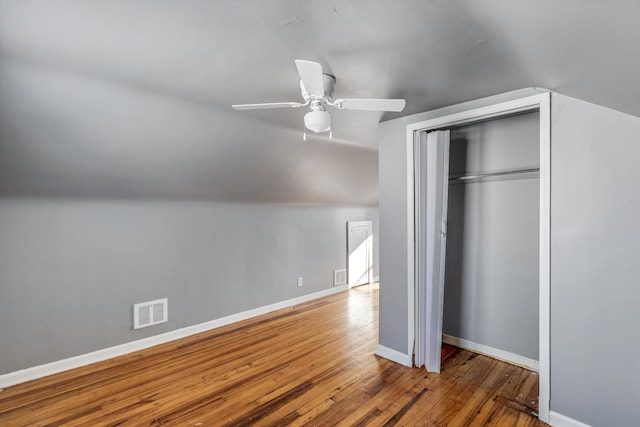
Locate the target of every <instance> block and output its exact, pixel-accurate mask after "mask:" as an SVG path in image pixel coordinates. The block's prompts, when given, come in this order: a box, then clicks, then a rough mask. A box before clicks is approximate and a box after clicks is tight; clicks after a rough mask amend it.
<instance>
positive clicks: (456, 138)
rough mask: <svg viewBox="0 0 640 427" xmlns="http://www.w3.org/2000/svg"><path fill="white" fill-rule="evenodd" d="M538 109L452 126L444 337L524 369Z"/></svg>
mask: <svg viewBox="0 0 640 427" xmlns="http://www.w3.org/2000/svg"><path fill="white" fill-rule="evenodd" d="M539 123H540V121H539V113H538V111H534V112H527V113H522V114H517V115H512V116H507V117H500V118H497V119H491V120H487V121H483V122H475V123H472V124H468V125H462V126H457V127H451V128H449V130H450V145H449V172H448V180H449V184H448V207H447V213H446V218H447V225H446V229H447V232H446V261H445V274H444V306H443V320H442V332H443V342H445V343H449V344H453V345H457V346H459V347H463V348H468V349H471V350H475V351H480V352H483V353H486V354H489V355H493V356H494V357H498V358H501V359H504V360H507V361H511V362H514V363H517V364H520V365H523V366H526V367H529V368H531V369H534V370H537V369H538V354H539V301H538V299H539V235H540V231H539V224H540V179H539V167H540V146H539V141H540V135H539Z"/></svg>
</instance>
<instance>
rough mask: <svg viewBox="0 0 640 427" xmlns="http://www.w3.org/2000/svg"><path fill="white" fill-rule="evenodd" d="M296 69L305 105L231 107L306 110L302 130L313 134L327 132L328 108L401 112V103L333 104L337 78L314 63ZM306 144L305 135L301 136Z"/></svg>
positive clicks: (357, 101)
mask: <svg viewBox="0 0 640 427" xmlns="http://www.w3.org/2000/svg"><path fill="white" fill-rule="evenodd" d="M295 63H296V67H297V68H298V74H299V75H300V92H301V93H302V98H303V99H304V101H305V102H304V103H300V102H271V103H266V104H237V105H232V107H233V108H235V109H236V110H256V109H263V108H287V107H288V108H298V107H306V106H309V109H310V110H311V111H309V112H308V113H307V114H305V116H304V126H305V128H306V129H309V130H310V131H312V132H315V133H322V132H330V137H331V136H332V134H331V114H329V113H328V112H327V111H326V106H327V105H330V106H332V107H335V108H337V109H339V110H363V111H394V112H399V111H402V110H404V107H405V104H406V103H405V100H404V99H337V100H336V101H335V102H332V99H333V91H334V88H335V84H336V78H335V77H334V76H332V75H330V74H324V73H323V72H322V65H320V64H318V63H317V62H312V61H305V60H302V59H296V61H295ZM303 139H304V140H305V141H306V139H307V138H306V133H303Z"/></svg>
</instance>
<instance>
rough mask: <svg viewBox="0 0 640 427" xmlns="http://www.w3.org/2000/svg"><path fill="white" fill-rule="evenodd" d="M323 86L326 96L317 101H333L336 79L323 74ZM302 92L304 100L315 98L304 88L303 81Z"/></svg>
mask: <svg viewBox="0 0 640 427" xmlns="http://www.w3.org/2000/svg"><path fill="white" fill-rule="evenodd" d="M322 84H323V88H324V94H323V96H322V98H317V99H322V100H323V102H324V101H326V100H331V98H333V93H334V90H335V87H336V78H335V77H334V76H332V75H331V74H322ZM300 92H301V93H302V98H303V99H304V100H305V101H309V100H313V99H314V97H312V96H311V95H310V94H309V92H308V91H307V89H306V88H305V87H304V83H303V82H302V80H300Z"/></svg>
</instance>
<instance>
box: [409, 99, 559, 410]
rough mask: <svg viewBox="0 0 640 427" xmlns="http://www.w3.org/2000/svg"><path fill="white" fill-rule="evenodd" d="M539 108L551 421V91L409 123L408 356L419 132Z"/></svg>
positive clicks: (544, 403)
mask: <svg viewBox="0 0 640 427" xmlns="http://www.w3.org/2000/svg"><path fill="white" fill-rule="evenodd" d="M535 110H538V111H539V115H540V248H539V250H540V263H539V288H540V290H539V307H540V313H539V330H540V338H539V340H540V342H539V346H540V354H539V359H540V386H539V387H540V399H539V411H538V412H539V419H540V420H542V421H544V422H546V423H548V422H549V396H550V359H551V354H550V311H549V310H550V270H549V268H550V267H549V266H550V259H551V246H550V233H551V231H550V230H551V94H550V93H541V94H539V95H532V96H527V97H524V98H520V99H515V100H512V101H507V102H502V103H498V104H494V105H490V106H487V107H481V108H475V109H472V110H468V111H463V112H460V113H456V114H449V115H444V116H441V117H436V118H433V119H430V120H425V121H422V122H418V123H413V124H410V125H407V136H406V147H407V159H406V162H407V164H406V166H407V295H408V301H407V303H408V305H407V307H408V310H407V312H408V319H407V321H408V323H407V328H408V334H407V336H408V342H407V350H408V353H407V354H408V356H409V358H411V354H412V352H413V343H414V338H415V330H414V327H415V324H414V315H415V312H414V307H415V305H414V289H415V288H414V278H415V258H414V256H415V254H414V237H415V236H414V227H415V222H414V182H413V180H414V155H413V142H414V134H415V132H420V131H428V130H435V129H439V128H442V127H448V126H454V125H460V124H464V123H472V122H477V121H480V120H486V119H490V118H498V117H504V116H507V115H510V114H514V113H519V112H525V111H535Z"/></svg>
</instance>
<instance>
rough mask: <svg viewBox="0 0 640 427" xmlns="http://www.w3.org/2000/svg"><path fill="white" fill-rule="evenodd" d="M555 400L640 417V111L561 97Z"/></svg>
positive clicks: (557, 110) (623, 419) (554, 189)
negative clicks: (626, 111)
mask: <svg viewBox="0 0 640 427" xmlns="http://www.w3.org/2000/svg"><path fill="white" fill-rule="evenodd" d="M552 114H553V115H552V128H551V137H552V144H551V150H552V152H551V172H552V173H551V207H552V209H551V226H552V229H551V230H552V231H551V399H552V400H551V409H552V410H553V411H556V412H559V413H561V414H564V415H567V416H570V417H572V418H575V419H577V420H580V421H582V422H584V423H587V424H590V425H593V426H637V425H640V406H638V402H640V369H637V364H638V362H637V358H638V354H640V341H639V340H638V331H637V327H638V325H640V309H638V307H640V287H639V286H638V285H639V284H640V263H639V262H638V259H639V258H638V257H639V255H640V243H639V240H638V239H639V238H640V221H639V219H640V197H638V195H639V192H638V182H640V169H639V168H638V162H637V160H638V158H640V118H638V117H633V116H629V115H626V114H623V113H620V112H617V111H613V110H610V109H607V108H604V107H600V106H597V105H594V104H590V103H587V102H583V101H579V100H577V99H573V98H569V97H566V96H562V95H555V96H554V97H553V98H552Z"/></svg>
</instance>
